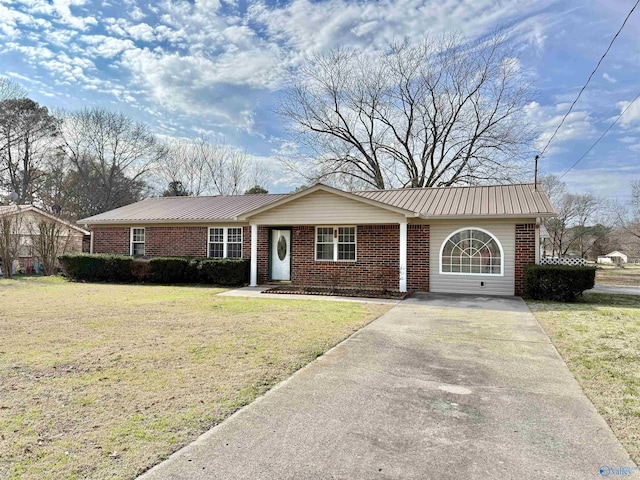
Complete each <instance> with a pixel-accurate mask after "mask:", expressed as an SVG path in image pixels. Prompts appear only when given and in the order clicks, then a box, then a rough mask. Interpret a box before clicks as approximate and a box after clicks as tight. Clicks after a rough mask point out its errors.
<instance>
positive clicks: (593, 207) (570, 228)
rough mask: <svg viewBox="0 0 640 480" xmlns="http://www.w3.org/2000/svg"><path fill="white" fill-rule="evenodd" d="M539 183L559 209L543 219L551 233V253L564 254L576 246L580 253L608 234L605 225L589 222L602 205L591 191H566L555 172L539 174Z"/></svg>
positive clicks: (585, 251) (583, 253) (585, 252)
mask: <svg viewBox="0 0 640 480" xmlns="http://www.w3.org/2000/svg"><path fill="white" fill-rule="evenodd" d="M540 184H541V185H542V187H543V189H544V190H545V191H546V192H547V194H548V195H549V199H550V200H551V203H552V204H553V206H554V207H555V209H556V211H557V212H558V215H557V216H555V217H550V218H546V219H545V220H544V225H545V227H546V229H547V231H548V232H549V236H550V244H551V255H552V256H554V257H555V256H563V255H566V254H567V253H568V252H569V250H571V249H576V250H579V252H580V255H581V256H584V255H586V254H587V252H588V251H589V249H590V247H591V246H592V245H593V243H595V241H596V240H597V239H598V238H600V237H602V235H606V234H608V231H607V230H605V229H604V227H603V228H595V227H596V226H594V225H591V224H592V223H594V220H595V214H596V213H597V212H598V211H599V210H600V209H601V208H602V205H603V204H602V200H601V199H600V198H598V197H596V196H595V195H592V194H590V193H583V194H573V193H569V192H567V189H566V185H565V184H564V183H563V182H561V181H560V180H559V179H558V177H556V176H554V175H545V176H543V177H541V179H540ZM599 227H602V225H600V226H599ZM593 237H595V238H593Z"/></svg>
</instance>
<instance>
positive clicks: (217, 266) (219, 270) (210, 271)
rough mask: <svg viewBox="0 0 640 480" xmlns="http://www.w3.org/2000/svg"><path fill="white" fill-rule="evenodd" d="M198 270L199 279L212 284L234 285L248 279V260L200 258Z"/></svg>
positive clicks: (245, 281)
mask: <svg viewBox="0 0 640 480" xmlns="http://www.w3.org/2000/svg"><path fill="white" fill-rule="evenodd" d="M198 270H199V272H200V275H199V276H200V281H202V282H204V283H211V284H214V285H226V286H236V285H242V284H243V283H247V281H248V280H249V260H241V259H223V260H202V261H200V264H199V265H198Z"/></svg>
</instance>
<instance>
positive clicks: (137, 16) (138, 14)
mask: <svg viewBox="0 0 640 480" xmlns="http://www.w3.org/2000/svg"><path fill="white" fill-rule="evenodd" d="M129 16H130V17H131V18H132V19H133V20H135V21H140V20H142V19H143V18H144V17H146V15H145V14H144V13H143V12H142V10H141V9H140V7H139V6H137V5H136V6H134V7H133V10H131V11H130V12H129Z"/></svg>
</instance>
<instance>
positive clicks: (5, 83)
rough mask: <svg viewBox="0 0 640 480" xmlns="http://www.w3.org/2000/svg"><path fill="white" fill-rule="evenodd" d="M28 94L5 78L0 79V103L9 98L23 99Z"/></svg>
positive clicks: (18, 85)
mask: <svg viewBox="0 0 640 480" xmlns="http://www.w3.org/2000/svg"><path fill="white" fill-rule="evenodd" d="M28 94H29V92H27V90H26V89H25V88H23V87H22V86H21V85H20V84H18V83H16V82H14V81H13V80H10V79H9V78H7V77H0V102H2V101H3V100H8V99H10V98H25V97H27V95H28Z"/></svg>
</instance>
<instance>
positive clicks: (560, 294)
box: [524, 265, 596, 302]
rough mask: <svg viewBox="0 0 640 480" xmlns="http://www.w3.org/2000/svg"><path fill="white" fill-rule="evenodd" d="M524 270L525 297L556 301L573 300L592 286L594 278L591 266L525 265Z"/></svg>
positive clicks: (594, 272) (593, 269) (594, 271)
mask: <svg viewBox="0 0 640 480" xmlns="http://www.w3.org/2000/svg"><path fill="white" fill-rule="evenodd" d="M524 272H525V273H524V296H525V298H531V299H533V300H553V301H557V302H574V301H575V300H576V299H577V298H578V297H579V296H581V295H582V292H584V291H585V290H589V289H591V288H593V286H594V284H595V278H596V269H595V268H593V267H570V266H565V265H527V266H526V267H525V269H524Z"/></svg>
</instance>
